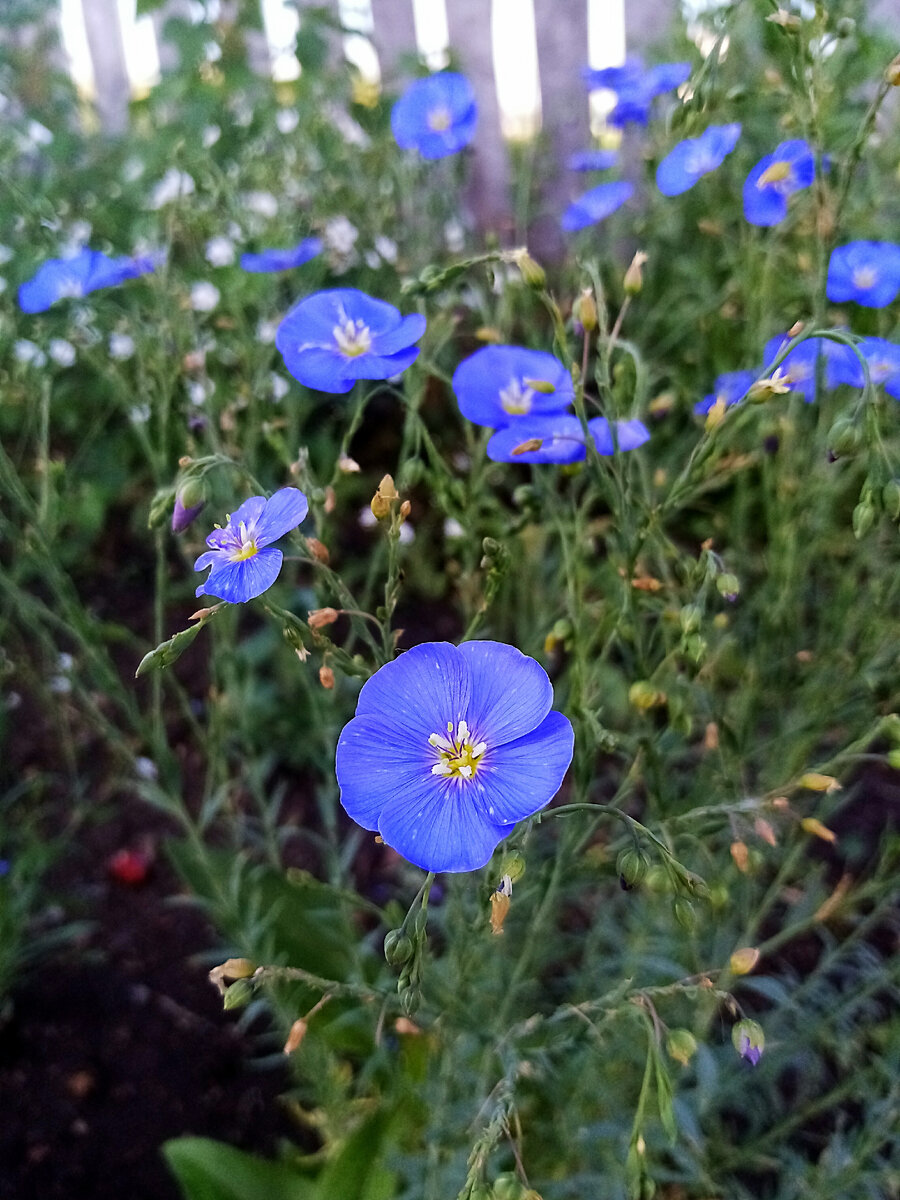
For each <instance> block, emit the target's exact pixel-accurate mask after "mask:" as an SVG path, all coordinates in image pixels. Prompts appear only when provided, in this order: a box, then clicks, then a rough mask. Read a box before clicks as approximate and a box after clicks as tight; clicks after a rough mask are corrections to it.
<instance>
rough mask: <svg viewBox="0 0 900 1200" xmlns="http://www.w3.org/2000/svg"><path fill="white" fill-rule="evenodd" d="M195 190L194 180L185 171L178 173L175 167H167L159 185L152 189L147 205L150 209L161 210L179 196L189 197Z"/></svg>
mask: <svg viewBox="0 0 900 1200" xmlns="http://www.w3.org/2000/svg"><path fill="white" fill-rule="evenodd" d="M196 190H197V185H196V184H195V183H194V180H193V179H192V178H191V176H190V175H188V173H187V171H179V170H178V169H177V168H176V167H169V169H168V171H166V173H165V175H163V177H162V179H160V181H159V183H157V184H156V186H155V187H154V188H153V190H152V191H151V193H150V199H149V201H148V204H149V205H150V207H151V208H154V209H156V208H162V207H163V206H164V205H166V204H170V203H171V202H172V201H173V200H177V199H178V198H179V197H181V196H190V195H192V194H193V193H194V192H195V191H196Z"/></svg>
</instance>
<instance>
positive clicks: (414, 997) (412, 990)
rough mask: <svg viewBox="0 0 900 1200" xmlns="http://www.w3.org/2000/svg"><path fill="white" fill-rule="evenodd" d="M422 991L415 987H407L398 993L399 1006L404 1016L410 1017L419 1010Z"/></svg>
mask: <svg viewBox="0 0 900 1200" xmlns="http://www.w3.org/2000/svg"><path fill="white" fill-rule="evenodd" d="M421 1003H422V993H421V991H420V990H419V989H418V988H417V987H407V988H404V990H403V991H402V992H401V993H400V1007H401V1008H402V1009H403V1013H404V1016H407V1017H411V1016H413V1015H414V1014H415V1013H416V1012H418V1010H419V1005H420V1004H421Z"/></svg>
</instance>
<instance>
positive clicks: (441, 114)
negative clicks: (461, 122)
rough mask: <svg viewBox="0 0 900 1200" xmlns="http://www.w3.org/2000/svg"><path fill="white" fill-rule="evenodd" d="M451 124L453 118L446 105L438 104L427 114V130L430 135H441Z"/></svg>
mask: <svg viewBox="0 0 900 1200" xmlns="http://www.w3.org/2000/svg"><path fill="white" fill-rule="evenodd" d="M452 124H453V116H452V114H451V112H450V109H449V108H447V106H446V105H444V104H440V105H438V107H437V108H433V109H432V110H431V112H429V114H428V128H429V129H430V130H431V132H432V133H443V132H444V130H445V129H449V128H450V126H451V125H452Z"/></svg>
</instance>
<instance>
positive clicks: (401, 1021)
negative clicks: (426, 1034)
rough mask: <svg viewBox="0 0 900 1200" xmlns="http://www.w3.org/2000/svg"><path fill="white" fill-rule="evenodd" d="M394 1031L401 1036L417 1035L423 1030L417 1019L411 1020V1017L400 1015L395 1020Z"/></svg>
mask: <svg viewBox="0 0 900 1200" xmlns="http://www.w3.org/2000/svg"><path fill="white" fill-rule="evenodd" d="M394 1032H395V1033H399V1034H400V1035H401V1036H404V1035H405V1036H407V1037H417V1036H418V1035H419V1034H421V1032H422V1030H421V1028H420V1027H419V1026H418V1025H417V1024H416V1023H415V1021H410V1019H409V1017H398V1018H397V1020H396V1021H395V1022H394Z"/></svg>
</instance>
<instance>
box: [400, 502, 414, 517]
mask: <svg viewBox="0 0 900 1200" xmlns="http://www.w3.org/2000/svg"><path fill="white" fill-rule="evenodd" d="M411 512H412V505H411V504H410V502H409V501H408V500H404V501H403V503H402V504H401V505H400V520H401V522H403V521H405V520H406V518H407V517H408V516H409V514H410V513H411Z"/></svg>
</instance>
